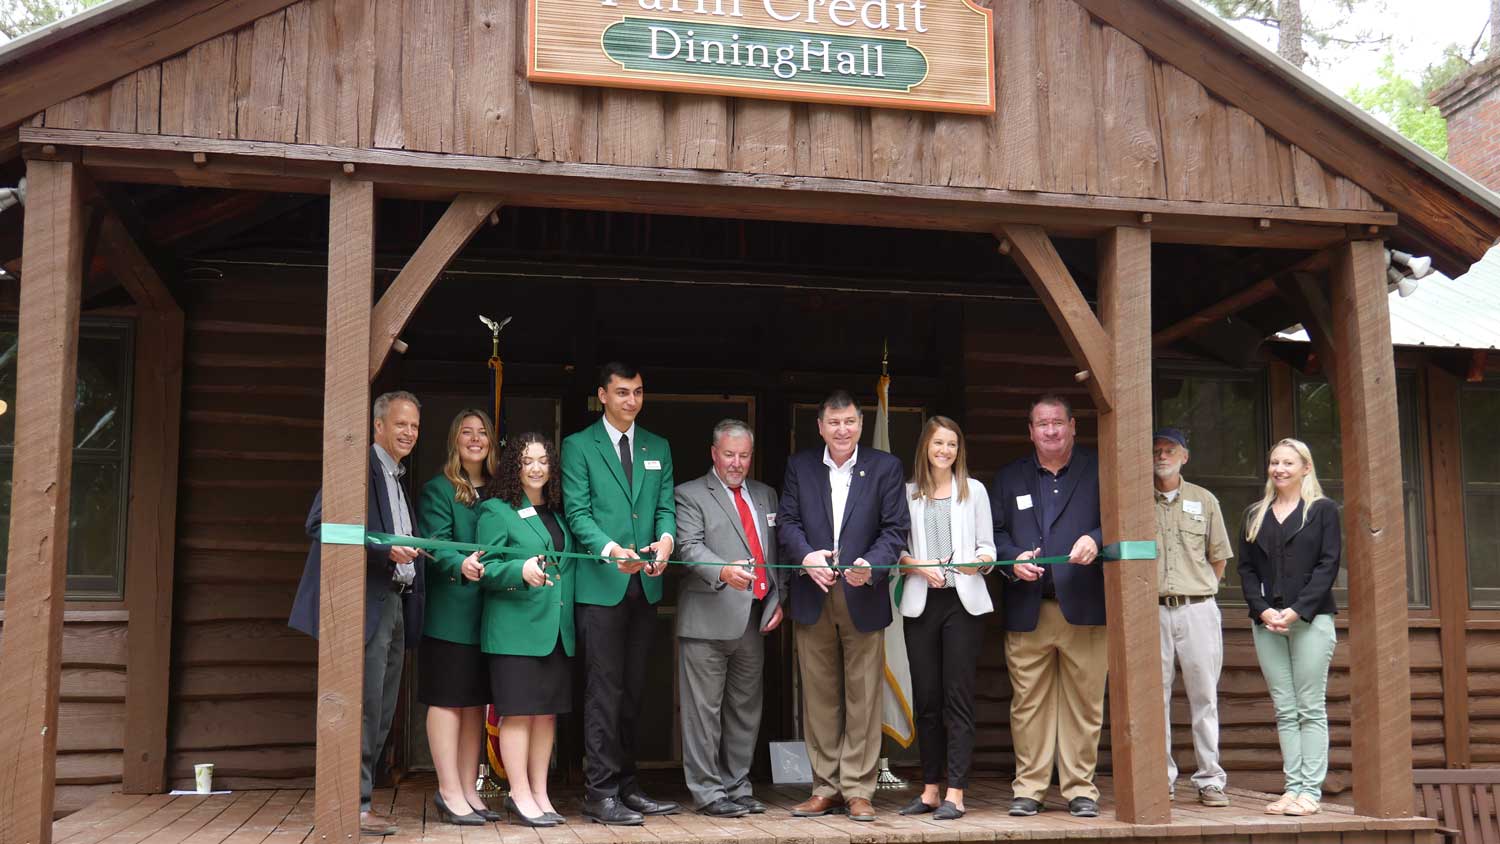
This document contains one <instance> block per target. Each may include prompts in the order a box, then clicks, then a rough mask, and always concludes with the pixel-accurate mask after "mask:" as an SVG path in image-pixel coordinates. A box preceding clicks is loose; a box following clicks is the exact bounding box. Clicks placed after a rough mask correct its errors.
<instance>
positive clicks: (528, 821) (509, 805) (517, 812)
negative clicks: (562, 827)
mask: <svg viewBox="0 0 1500 844" xmlns="http://www.w3.org/2000/svg"><path fill="white" fill-rule="evenodd" d="M505 811H507V812H510V820H511V823H518V824H520V825H521V826H534V827H547V826H557V822H556V821H553V820H549V819H548V818H547V815H546V814H545V813H544V814H540V815H537V816H536V817H531V818H529V817H527V816H526V815H525V813H523V812H522V811H521V808H520V807H519V806H517V805H516V801H515V800H512V799H511V798H509V797H506V798H505Z"/></svg>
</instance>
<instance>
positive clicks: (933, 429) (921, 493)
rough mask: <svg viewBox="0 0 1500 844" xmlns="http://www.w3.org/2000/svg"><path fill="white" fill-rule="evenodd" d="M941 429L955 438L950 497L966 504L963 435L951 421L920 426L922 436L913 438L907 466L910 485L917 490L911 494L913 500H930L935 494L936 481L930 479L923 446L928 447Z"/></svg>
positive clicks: (945, 419)
mask: <svg viewBox="0 0 1500 844" xmlns="http://www.w3.org/2000/svg"><path fill="white" fill-rule="evenodd" d="M944 428H946V429H948V430H949V431H952V432H953V434H954V436H956V437H958V453H957V454H956V455H954V458H953V497H954V498H957V499H958V500H959V501H967V500H968V498H969V452H968V448H967V447H965V446H964V432H963V431H962V430H961V429H960V428H959V427H958V423H957V422H954V421H953V420H952V419H949V418H948V417H946V416H934V417H932V418H930V419H928V420H927V424H926V425H923V426H922V436H920V437H918V438H917V457H916V459H915V460H913V461H912V464H911V465H912V467H913V468H912V479H911V481H912V483H913V484H915V485H916V487H917V488H916V489H915V490H912V494H911V497H912V499H913V500H916V499H918V498H931V497H932V494H933V493H935V492H937V481H935V480H933V478H932V464H931V463H929V462H928V460H927V446H928V445H929V444H931V443H932V438H933V437H934V436H936V435H937V432H938V431H940V430H942V429H944Z"/></svg>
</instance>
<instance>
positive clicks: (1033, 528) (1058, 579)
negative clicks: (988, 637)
mask: <svg viewBox="0 0 1500 844" xmlns="http://www.w3.org/2000/svg"><path fill="white" fill-rule="evenodd" d="M1037 466H1038V464H1037V460H1036V455H1035V454H1030V455H1027V456H1026V457H1023V458H1021V459H1020V460H1017V461H1015V462H1013V463H1011V464H1010V465H1008V466H1006V467H1005V468H1003V469H1001V470H1000V472H999V474H997V475H995V482H994V483H993V484H991V485H990V514H991V516H992V517H993V518H994V520H995V555H996V558H997V559H1001V560H1014V559H1015V558H1017V557H1019V556H1020V555H1021V554H1024V553H1025V552H1027V551H1031V550H1033V549H1035V548H1038V547H1040V548H1041V549H1042V553H1041V556H1043V557H1055V556H1067V554H1068V552H1069V551H1071V550H1073V543H1075V542H1077V541H1078V537H1080V536H1083V535H1084V534H1088V535H1089V536H1092V537H1093V538H1094V542H1095V543H1097V544H1098V546H1099V548H1100V549H1101V550H1103V548H1104V531H1103V530H1102V529H1101V527H1100V520H1099V459H1098V457H1097V456H1096V455H1095V454H1094V453H1093V452H1092V451H1089V450H1087V449H1083V448H1077V447H1075V448H1074V449H1073V458H1072V460H1071V461H1070V462H1069V464H1068V473H1067V475H1065V476H1064V477H1063V480H1062V492H1061V493H1060V494H1061V495H1062V497H1063V506H1062V508H1061V509H1060V510H1058V512H1057V517H1056V519H1055V521H1053V523H1052V529H1051V534H1050V538H1049V540H1048V541H1047V542H1045V543H1044V542H1042V521H1041V514H1042V508H1041V507H1040V506H1038V502H1039V500H1040V499H1041V481H1040V479H1039V477H1038V474H1037ZM1023 496H1029V497H1030V500H1031V502H1032V504H1031V506H1030V507H1028V508H1026V509H1024V510H1023V509H1021V506H1020V500H1021V499H1022V497H1023ZM1002 583H1003V584H1004V586H1003V592H1002V595H1003V603H1004V605H1005V629H1006V630H1011V631H1015V632H1017V633H1029V632H1031V631H1032V630H1035V629H1036V621H1037V617H1038V615H1039V614H1040V613H1041V608H1042V582H1041V580H1034V581H1025V580H1019V579H1015V578H1005V579H1003V580H1002ZM1052 584H1053V586H1054V588H1055V589H1056V590H1057V603H1058V605H1059V607H1060V608H1061V609H1062V613H1063V618H1066V619H1067V620H1068V623H1069V624H1077V625H1081V626H1097V625H1101V624H1103V623H1104V615H1105V612H1104V610H1105V607H1104V566H1103V565H1102V563H1101V562H1100V561H1098V560H1095V561H1094V562H1093V563H1091V564H1089V565H1086V566H1080V565H1073V564H1063V565H1057V566H1053V567H1052Z"/></svg>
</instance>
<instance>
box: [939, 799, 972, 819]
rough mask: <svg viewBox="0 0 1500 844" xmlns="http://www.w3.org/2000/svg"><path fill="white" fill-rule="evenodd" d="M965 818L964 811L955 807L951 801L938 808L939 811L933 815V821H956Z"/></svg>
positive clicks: (945, 801)
mask: <svg viewBox="0 0 1500 844" xmlns="http://www.w3.org/2000/svg"><path fill="white" fill-rule="evenodd" d="M963 816H964V810H963V809H960V808H958V807H957V806H955V805H953V801H951V800H944V801H943V803H942V805H941V806H938V807H937V811H936V812H933V813H932V819H933V820H935V821H956V820H958V819H959V818H961V817H963Z"/></svg>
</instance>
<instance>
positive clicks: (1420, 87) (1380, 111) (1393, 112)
mask: <svg viewBox="0 0 1500 844" xmlns="http://www.w3.org/2000/svg"><path fill="white" fill-rule="evenodd" d="M1466 67H1468V62H1466V61H1464V59H1463V57H1462V55H1460V54H1459V53H1458V52H1457V48H1456V47H1450V48H1449V52H1448V54H1447V57H1446V58H1445V59H1444V61H1442V62H1439V63H1438V64H1435V65H1432V66H1430V67H1428V68H1427V69H1426V70H1425V71H1423V72H1422V78H1421V80H1420V81H1417V80H1413V79H1411V78H1409V77H1405V76H1402V75H1401V74H1400V72H1398V71H1397V70H1396V59H1395V57H1394V56H1391V55H1387V56H1386V57H1385V58H1384V59H1383V60H1381V62H1380V68H1379V69H1378V70H1376V71H1375V76H1376V82H1375V83H1374V84H1372V85H1368V86H1366V85H1357V86H1355V87H1354V89H1353V90H1351V91H1350V92H1349V93H1348V97H1349V100H1350V101H1351V102H1353V103H1354V104H1355V105H1357V106H1359V107H1360V108H1362V109H1364V110H1365V111H1367V112H1369V113H1370V114H1373V115H1375V117H1377V118H1379V119H1380V121H1381V122H1382V123H1385V124H1386V125H1388V126H1390V127H1391V128H1392V129H1395V130H1396V131H1397V132H1399V133H1401V135H1402V136H1403V137H1405V138H1406V139H1407V140H1409V141H1411V142H1412V143H1415V144H1416V145H1418V146H1420V147H1422V148H1423V149H1426V150H1427V151H1428V152H1430V153H1432V154H1433V155H1436V156H1437V157H1438V158H1447V157H1448V123H1447V121H1445V120H1443V116H1442V114H1440V113H1439V112H1438V109H1437V106H1434V105H1432V104H1431V103H1430V102H1428V99H1427V98H1428V95H1430V94H1431V93H1432V92H1433V91H1436V90H1437V89H1438V88H1441V87H1442V86H1443V85H1445V84H1447V83H1448V82H1449V81H1450V80H1452V79H1453V78H1454V77H1455V76H1456V75H1457V74H1458V73H1459V72H1460V71H1461V70H1463V69H1464V68H1466Z"/></svg>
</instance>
